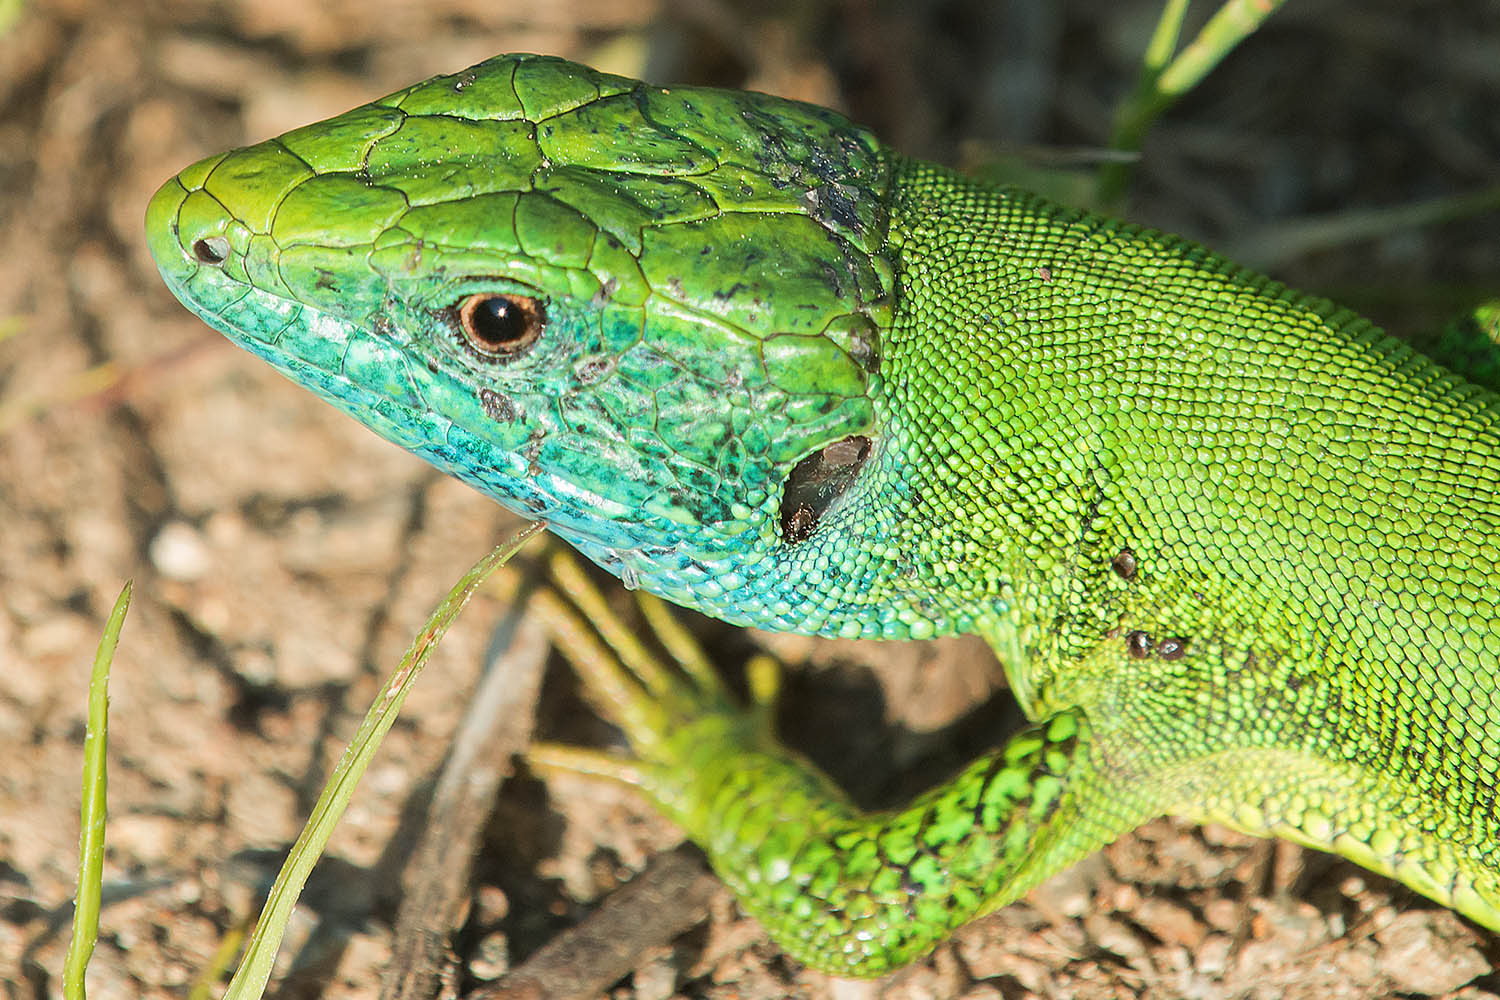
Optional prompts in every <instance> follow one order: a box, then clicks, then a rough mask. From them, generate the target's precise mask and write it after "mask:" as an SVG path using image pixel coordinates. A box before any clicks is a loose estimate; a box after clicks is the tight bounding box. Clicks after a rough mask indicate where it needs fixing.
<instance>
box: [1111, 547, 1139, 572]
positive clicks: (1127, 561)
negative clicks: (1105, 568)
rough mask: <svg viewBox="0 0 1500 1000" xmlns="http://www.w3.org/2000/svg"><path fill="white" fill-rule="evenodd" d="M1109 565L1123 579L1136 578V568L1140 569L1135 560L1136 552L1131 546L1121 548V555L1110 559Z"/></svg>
mask: <svg viewBox="0 0 1500 1000" xmlns="http://www.w3.org/2000/svg"><path fill="white" fill-rule="evenodd" d="M1109 566H1110V569H1113V570H1114V571H1115V573H1116V575H1118V576H1119V577H1120V579H1122V580H1134V579H1135V574H1136V570H1137V569H1139V566H1138V565H1137V564H1136V561H1135V553H1134V552H1132V551H1131V550H1130V549H1129V548H1124V549H1121V550H1120V552H1119V555H1117V556H1115V557H1114V558H1113V559H1111V560H1110V561H1109Z"/></svg>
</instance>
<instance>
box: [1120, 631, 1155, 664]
mask: <svg viewBox="0 0 1500 1000" xmlns="http://www.w3.org/2000/svg"><path fill="white" fill-rule="evenodd" d="M1153 645H1154V643H1153V642H1152V640H1151V637H1150V636H1149V635H1147V634H1146V633H1145V632H1142V631H1141V630H1140V629H1136V630H1135V631H1133V632H1127V633H1126V634H1125V652H1127V653H1129V654H1130V655H1131V656H1132V657H1133V658H1134V659H1137V660H1139V659H1143V658H1145V657H1147V656H1150V655H1151V647H1152V646H1153Z"/></svg>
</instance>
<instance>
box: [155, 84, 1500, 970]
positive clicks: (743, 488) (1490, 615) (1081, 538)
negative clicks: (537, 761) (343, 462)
mask: <svg viewBox="0 0 1500 1000" xmlns="http://www.w3.org/2000/svg"><path fill="white" fill-rule="evenodd" d="M147 228H148V230H149V238H150V245H151V250H152V253H153V254H154V255H155V257H156V260H157V262H158V264H159V266H160V268H161V271H162V274H163V276H164V277H165V279H166V281H167V283H168V285H170V286H171V288H172V290H173V292H174V293H176V295H177V296H178V297H179V298H181V299H182V301H183V302H184V303H185V304H186V305H187V306H188V307H189V308H190V309H192V310H193V311H194V312H196V313H197V314H198V315H199V316H201V317H202V318H203V319H204V320H206V321H207V322H208V323H210V324H211V325H213V326H214V327H216V328H218V329H219V330H221V331H223V332H224V333H225V334H227V335H228V336H229V337H230V338H231V339H233V340H234V341H235V342H237V343H239V344H240V345H242V346H244V347H245V348H247V349H249V350H250V351H252V352H254V353H256V354H258V355H260V356H261V357H263V358H265V359H266V360H268V361H270V362H271V363H272V364H274V365H275V366H276V367H278V368H279V369H280V370H281V371H283V372H284V373H286V374H287V375H289V376H290V377H291V378H293V379H294V380H296V381H298V382H300V383H302V384H304V385H306V386H308V387H309V388H311V389H312V390H314V391H315V392H317V393H319V394H320V395H322V396H323V397H324V398H326V399H328V400H329V401H331V402H332V403H334V404H335V405H337V406H339V407H340V408H342V409H344V410H345V411H347V412H349V413H351V414H353V415H354V416H355V417H357V418H358V419H360V420H361V421H363V422H364V423H366V424H367V425H369V426H370V427H372V428H373V429H375V430H376V431H378V432H379V433H381V434H382V435H384V436H386V437H387V438H390V439H391V440H393V441H396V442H398V443H400V444H402V445H404V446H406V447H407V448H410V449H411V450H413V451H415V452H416V453H417V454H419V455H421V456H423V457H425V458H427V459H428V460H430V461H431V462H433V463H434V464H436V465H438V466H439V467H441V468H443V469H445V470H447V471H448V472H451V473H453V474H454V475H456V476H459V477H460V478H462V479H464V480H466V481H468V482H469V483H472V484H473V485H475V486H476V487H478V488H479V489H481V490H483V491H484V492H486V493H488V494H490V495H491V496H494V497H495V498H497V499H498V500H500V501H501V502H502V503H504V504H505V505H507V506H509V507H510V508H512V509H514V510H516V511H518V512H520V513H522V514H525V515H527V516H531V517H537V518H545V519H546V520H547V521H548V522H549V523H550V524H551V525H552V527H553V530H555V531H556V532H557V533H558V534H559V535H561V536H562V537H563V538H565V539H567V540H568V541H569V542H571V543H572V544H573V545H574V546H576V547H577V548H578V549H579V550H581V551H582V552H583V553H585V554H586V555H587V556H588V557H590V558H591V559H593V560H594V561H595V562H597V563H599V564H600V565H601V566H604V567H606V568H607V569H609V570H611V571H612V572H614V573H616V574H618V575H619V576H620V577H621V578H622V579H623V580H625V582H626V583H627V584H629V585H631V586H638V587H641V588H644V589H645V590H647V591H649V592H652V593H655V594H659V595H662V596H664V597H666V598H668V599H670V600H672V601H675V602H677V603H679V604H682V605H686V606H688V607H692V608H696V609H699V610H701V611H704V612H706V613H708V614H711V615H715V616H718V617H720V618H723V619H725V620H728V621H730V622H736V623H742V624H748V625H756V626H760V627H762V628H769V629H777V630H792V631H800V632H809V633H820V634H824V635H837V636H846V637H866V638H922V637H927V636H936V635H944V634H950V633H958V632H976V633H979V634H980V635H982V636H984V637H985V638H986V639H987V640H989V642H990V643H991V644H992V645H993V646H994V648H995V649H996V651H997V652H998V653H999V655H1000V657H1001V659H1002V661H1003V662H1004V664H1005V667H1006V670H1007V672H1008V675H1009V679H1010V681H1011V684H1012V686H1013V688H1014V691H1015V694H1016V697H1017V698H1018V699H1019V701H1020V704H1021V706H1022V708H1023V709H1024V711H1025V712H1026V714H1027V716H1028V718H1029V719H1031V720H1032V725H1031V726H1030V727H1029V728H1027V729H1025V730H1024V731H1023V732H1021V733H1019V734H1016V735H1014V736H1011V737H1010V739H1009V741H1008V742H1006V743H1005V744H1004V746H1003V747H1002V748H1001V749H999V750H998V751H996V752H994V753H992V754H990V755H988V756H986V757H984V758H982V759H980V760H978V761H976V762H975V763H974V764H973V765H971V766H970V767H968V768H967V769H966V770H964V771H963V772H962V773H961V774H959V775H958V776H957V777H955V778H954V779H952V780H951V781H950V782H948V783H947V784H945V785H943V786H941V787H939V788H937V789H936V790H934V791H932V792H931V793H929V794H927V795H925V796H923V797H921V798H920V799H918V800H917V801H915V802H914V803H912V804H911V805H910V806H909V807H907V808H905V809H901V810H896V811H893V812H888V813H879V814H863V813H860V812H858V811H857V810H855V809H854V808H853V807H852V806H851V805H849V804H848V802H847V800H846V799H845V798H844V797H843V796H842V795H841V794H840V793H839V792H838V791H837V790H836V789H834V788H833V787H832V786H831V785H830V783H829V782H828V781H827V780H826V779H824V778H823V777H821V776H820V775H819V774H817V773H816V772H815V771H813V770H812V769H811V768H810V767H809V766H808V765H806V764H805V763H803V762H802V761H801V760H800V759H798V758H797V757H795V756H794V755H792V754H790V753H788V752H786V751H784V750H782V749H781V748H780V747H779V745H778V744H777V743H776V741H775V739H774V737H772V736H771V734H770V733H769V731H768V726H767V725H766V724H765V721H764V720H765V717H766V715H765V712H764V711H763V710H761V709H760V708H752V709H749V710H740V709H737V708H735V707H734V706H733V705H731V704H730V703H729V702H728V701H727V700H726V699H725V697H724V696H723V695H722V694H721V693H720V692H719V691H718V690H717V688H716V687H715V686H714V684H713V682H712V681H711V680H710V679H709V678H706V677H703V676H698V677H691V678H688V679H679V680H677V681H671V682H669V681H665V680H663V679H661V678H656V677H652V676H642V677H639V678H631V677H624V678H616V679H623V680H624V681H627V682H630V681H637V682H639V684H640V687H639V688H635V689H631V688H628V687H627V686H626V685H624V684H622V685H620V688H621V691H619V692H616V694H615V698H614V705H615V709H614V712H615V714H616V716H617V718H619V719H620V720H621V721H622V723H623V724H624V726H625V728H626V730H627V734H628V735H629V736H630V738H631V740H632V743H633V745H634V747H635V749H636V751H637V752H638V753H639V754H640V757H641V761H640V763H639V765H638V766H637V767H636V769H635V775H636V780H637V781H638V782H639V783H640V784H641V786H642V787H643V788H644V789H645V790H646V792H647V793H648V794H649V795H650V796H651V797H652V798H653V799H654V800H655V801H656V802H657V803H658V804H659V805H660V806H661V807H662V808H663V809H664V811H665V812H666V813H667V814H668V815H670V816H671V817H672V818H673V819H674V820H676V821H677V822H678V823H679V824H681V826H682V827H683V828H684V830H685V831H686V832H687V833H688V834H689V835H690V836H691V837H692V838H693V839H694V840H696V841H697V842H698V843H699V844H701V845H702V846H703V847H704V849H705V850H706V851H707V853H708V855H709V857H710V859H711V861H712V862H713V864H714V866H715V868H716V869H717V870H718V872H719V873H720V874H721V876H722V877H723V878H724V879H725V881H726V882H727V883H728V884H729V885H730V886H731V887H732V889H733V890H734V891H735V893H736V894H737V895H738V897H739V899H740V900H741V902H742V904H743V905H744V906H745V908H746V909H747V910H748V911H750V912H751V913H753V914H755V915H756V916H757V917H758V918H759V919H760V920H761V921H763V922H764V924H765V925H766V927H767V928H768V929H769V930H770V931H771V933H772V934H773V935H774V936H775V938H776V939H777V941H778V942H779V943H780V944H781V945H782V946H783V947H785V948H786V950H787V951H788V952H790V953H791V954H793V955H795V956H796V957H798V958H800V959H802V960H803V961H806V962H808V963H811V964H812V965H815V966H818V967H821V968H824V969H827V970H829V971H831V972H834V973H838V974H843V975H875V974H878V973H881V972H883V971H885V970H888V969H890V968H893V967H895V966H898V965H900V964H902V963H905V962H908V961H910V960H912V959H914V958H916V957H918V956H920V955H922V954H924V953H925V952H926V951H927V950H928V949H930V948H931V947H932V946H933V945H934V943H936V942H937V941H939V940H941V939H942V938H943V937H944V936H945V935H946V934H948V933H949V932H950V931H951V930H952V929H953V928H955V927H957V926H958V925H960V924H962V923H964V922H965V921H968V920H970V919H972V918H973V917H974V916H976V915H977V914H980V913H983V912H985V911H987V910H989V909H992V908H994V907H996V906H999V905H1001V904H1004V903H1005V902H1007V901H1009V900H1013V899H1015V898H1016V897H1017V896H1018V895H1020V894H1021V893H1022V892H1024V891H1026V890H1027V889H1028V888H1030V887H1031V886H1034V885H1036V884H1037V883H1038V882H1039V881H1041V880H1042V879H1044V878H1046V877H1047V876H1049V875H1051V874H1053V873H1055V872H1057V871H1059V870H1061V869H1062V868H1064V867H1066V866H1067V865H1069V864H1071V863H1073V862H1074V861H1076V860H1078V859H1079V858H1081V857H1083V856H1084V855H1086V854H1088V853H1089V852H1091V851H1093V850H1095V849H1097V848H1098V847H1100V846H1102V845H1104V844H1106V843H1108V842H1109V841H1110V840H1112V839H1113V838H1115V837H1117V836H1119V835H1121V834H1122V833H1124V832H1126V831H1128V830H1130V829H1132V828H1133V827H1135V826H1136V825H1138V824H1140V823H1141V822H1142V821H1144V820H1146V819H1148V818H1151V817H1154V816H1157V815H1159V814H1162V813H1167V812H1171V813H1177V814H1181V815H1185V816H1189V817H1196V818H1200V819H1205V820H1207V819H1213V820H1218V821H1221V822H1225V823H1228V824H1231V825H1233V826H1235V827H1237V828H1240V829H1243V830H1248V831H1252V832H1255V833H1259V834H1265V835H1274V836H1281V837H1286V838H1288V839H1291V840H1294V841H1296V842H1298V843H1301V844H1307V845H1311V846H1314V847H1318V848H1322V849H1325V850H1330V851H1335V852H1337V853H1339V854H1342V855H1344V856H1345V857H1348V858H1351V859H1353V860H1354V861H1356V862H1358V863H1359V864H1361V865H1364V866H1365V867H1367V868H1370V869H1372V870H1374V871H1377V872H1381V873H1384V874H1388V875H1391V876H1393V877H1395V878H1397V879H1399V880H1400V881H1402V882H1404V883H1405V884H1406V885H1408V886H1410V887H1412V888H1413V889H1415V890H1417V891H1418V892H1421V893H1423V894H1425V895H1427V896H1430V897H1431V898H1433V899H1435V900H1438V901H1440V902H1442V903H1444V904H1447V905H1449V906H1451V907H1453V908H1454V909H1456V910H1458V911H1460V912H1461V913H1463V914H1465V915H1467V916H1468V917H1470V918H1471V919H1473V920H1475V921H1477V922H1478V923H1480V924H1482V925H1484V926H1485V927H1487V928H1490V929H1492V930H1500V814H1497V809H1496V794H1497V791H1500V625H1497V621H1496V618H1497V607H1496V602H1497V595H1500V539H1497V529H1500V449H1497V439H1500V417H1497V413H1500V410H1497V408H1496V405H1495V404H1496V399H1495V398H1494V397H1493V396H1491V395H1490V394H1489V392H1488V391H1486V390H1482V389H1480V388H1477V387H1475V386H1473V385H1471V384H1469V383H1468V382H1466V381H1464V380H1463V379H1462V378H1460V377H1458V376H1456V375H1454V374H1452V373H1451V372H1450V371H1449V370H1447V369H1446V368H1443V367H1441V366H1439V365H1437V364H1435V363H1434V362H1431V361H1429V360H1427V359H1426V358H1424V357H1423V356H1421V355H1419V354H1417V353H1414V352H1413V351H1412V350H1411V349H1409V348H1407V347H1404V346H1402V345H1400V344H1398V343H1396V342H1394V341H1392V340H1390V339H1388V338H1387V337H1386V336H1385V335H1383V334H1382V333H1381V331H1380V330H1378V329H1377V328H1375V327H1373V326H1371V325H1370V324H1369V323H1368V322H1366V321H1365V320H1363V319H1361V318H1359V317H1358V316H1355V315H1353V314H1352V313H1350V312H1348V311H1346V310H1343V309H1341V308H1339V307H1337V306H1335V305H1333V304H1331V303H1329V302H1327V301H1324V300H1322V299H1317V298H1312V297H1309V296H1306V295H1303V294H1300V293H1297V292H1294V291H1291V290H1289V289H1286V288H1284V287H1283V286H1281V285H1279V284H1277V283H1275V282H1273V281H1271V280H1269V279H1267V278H1265V277H1262V276H1260V275H1258V274H1254V273H1251V272H1249V271H1247V270H1245V269H1243V268H1240V267H1237V266H1236V265H1234V264H1233V263H1231V262H1229V261H1226V260H1224V259H1222V258H1219V257H1216V256H1214V255H1213V254H1212V253H1209V252H1208V251H1205V250H1203V249H1202V248H1200V247H1197V246H1195V245H1192V244H1190V243H1187V242H1184V241H1183V240H1180V239H1177V238H1175V237H1172V236H1167V235H1164V234H1162V233H1158V232H1152V231H1149V230H1144V229H1141V228H1138V227H1135V226H1132V225H1127V224H1124V223H1121V222H1117V221H1113V220H1110V219H1105V218H1100V217H1097V216H1094V215H1091V214H1089V213H1086V212H1082V211H1075V210H1070V209H1066V208H1062V207H1059V206H1057V205H1053V204H1049V203H1048V202H1046V201H1044V200H1042V199H1039V198H1037V197H1034V196H1032V195H1029V194H1026V193H1024V192H1021V191H1018V190H1013V189H1004V188H995V187H988V186H984V185H981V184H977V183H974V182H972V181H970V180H967V179H965V178H963V177H961V176H958V175H956V174H954V173H952V172H950V171H948V170H945V169H943V168H940V167H937V166H934V165H931V164H928V163H923V162H919V161H915V160H910V159H906V158H903V157H902V156H900V155H898V154H896V153H894V152H892V151H891V150H889V149H887V148H886V147H885V146H883V145H882V144H881V143H880V142H879V141H878V140H876V139H875V138H874V137H873V136H872V135H871V134H870V133H869V132H867V131H866V130H864V129H862V128H860V127H858V126H856V125H853V124H851V123H850V122H848V121H847V120H845V119H844V118H842V117H840V116H839V115H837V114H834V113H833V112H830V111H827V110H824V109H821V108H816V107H810V106H807V105H803V104H798V103H794V102H789V101H783V100H777V99H775V98H771V97H766V96H763V95H758V94H748V93H738V92H727V91H717V90H706V89H697V88H672V89H659V88H655V87H648V86H646V85H644V84H642V83H639V82H637V81H634V80H628V79H623V78H621V77H617V76H610V75H606V74H602V73H597V72H594V71H592V70H590V69H588V68H586V67H583V66H578V65H574V64H571V63H567V62H563V61H560V60H557V59H547V58H537V57H531V56H505V57H500V58H497V59H492V60H490V61H488V62H485V63H482V64H480V65H478V66H475V67H473V68H471V69H469V70H466V71H464V72H462V73H458V74H456V75H453V76H446V77H438V78H435V79H433V80H429V81H427V82H425V83H420V84H417V85H415V86H412V87H409V88H407V89H406V90H402V91H400V92H398V93H396V94H393V95H391V96H390V97H387V98H384V99H382V100H379V101H376V102H375V103H373V104H370V105H367V106H365V107H362V108H358V109H356V110H354V111H351V112H349V113H347V114H344V115H341V116H339V117H337V118H333V119H330V120H329V121H326V122H323V123H320V124H316V125H311V126H308V127H306V128H302V129H298V130H296V131H293V132H289V133H287V134H286V135H283V136H281V137H279V138H277V139H273V140H270V141H268V142H263V143H261V144H259V145H255V146H251V147H248V148H245V149H238V150H233V151H231V152H228V153H224V154H222V155H219V156H215V157H211V158H209V159H207V160H204V161H202V162H201V163H198V164H195V165H193V166H191V167H188V168H187V169H186V170H184V171H183V172H182V173H181V174H179V175H178V176H177V177H175V178H173V179H172V180H170V181H168V182H167V183H166V185H165V186H163V187H162V189H161V190H160V191H159V192H158V193H157V194H156V196H155V198H154V199H153V200H152V202H151V205H150V208H149V210H148V213H147Z"/></svg>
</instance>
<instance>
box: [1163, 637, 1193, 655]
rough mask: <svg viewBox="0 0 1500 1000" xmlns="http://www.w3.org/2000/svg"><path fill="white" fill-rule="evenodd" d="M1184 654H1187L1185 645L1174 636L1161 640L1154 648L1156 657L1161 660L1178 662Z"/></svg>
mask: <svg viewBox="0 0 1500 1000" xmlns="http://www.w3.org/2000/svg"><path fill="white" fill-rule="evenodd" d="M1185 652H1187V644H1186V643H1185V642H1184V641H1183V640H1181V639H1179V638H1176V637H1175V636H1169V637H1168V638H1166V639H1163V640H1162V641H1161V644H1160V645H1158V646H1157V647H1156V655H1157V656H1159V657H1161V658H1162V659H1163V660H1180V659H1182V654H1183V653H1185Z"/></svg>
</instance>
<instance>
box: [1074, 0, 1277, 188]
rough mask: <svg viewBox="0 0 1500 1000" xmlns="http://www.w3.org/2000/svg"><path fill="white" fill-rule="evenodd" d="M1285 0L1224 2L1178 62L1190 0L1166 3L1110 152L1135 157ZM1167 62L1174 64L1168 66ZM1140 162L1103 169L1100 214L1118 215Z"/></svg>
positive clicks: (1118, 121)
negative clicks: (1159, 124)
mask: <svg viewBox="0 0 1500 1000" xmlns="http://www.w3.org/2000/svg"><path fill="white" fill-rule="evenodd" d="M1285 2H1286V0H1225V2H1224V4H1223V6H1221V7H1220V8H1219V9H1218V10H1217V11H1215V12H1214V14H1213V16H1212V17H1210V18H1209V19H1208V23H1206V24H1205V25H1204V26H1203V28H1202V29H1201V30H1200V31H1199V32H1198V35H1197V37H1196V38H1194V39H1193V40H1192V41H1191V42H1189V43H1188V44H1187V47H1186V48H1184V49H1183V50H1182V51H1181V52H1178V53H1177V55H1176V57H1175V58H1173V57H1172V52H1173V50H1174V49H1176V47H1177V41H1178V36H1179V35H1180V34H1181V31H1182V19H1183V16H1184V15H1185V14H1186V13H1187V5H1188V0H1166V4H1165V6H1163V8H1162V13H1161V18H1160V19H1159V20H1158V21H1157V24H1156V30H1155V31H1154V32H1153V33H1152V35H1151V42H1150V44H1149V45H1147V47H1146V52H1145V55H1144V56H1143V58H1142V60H1141V75H1140V78H1139V80H1137V82H1136V86H1135V89H1134V90H1133V91H1132V92H1131V94H1130V96H1129V97H1127V98H1126V99H1125V100H1124V101H1122V102H1121V103H1120V106H1119V108H1118V109H1116V111H1115V124H1114V132H1113V134H1112V135H1111V136H1110V142H1109V145H1110V148H1111V149H1115V150H1119V151H1121V152H1128V153H1137V152H1139V151H1140V148H1141V143H1142V142H1143V141H1144V140H1145V138H1146V133H1147V132H1148V131H1149V130H1150V129H1151V126H1152V125H1153V124H1154V123H1155V122H1156V120H1157V119H1158V118H1160V117H1161V116H1162V115H1163V114H1165V113H1166V110H1167V109H1168V108H1170V107H1171V106H1172V105H1173V104H1176V103H1177V101H1178V100H1179V99H1180V98H1181V97H1182V96H1183V95H1184V94H1186V93H1187V92H1188V91H1190V90H1192V89H1193V88H1194V87H1196V86H1197V85H1198V83H1199V82H1200V81H1201V80H1202V79H1203V78H1204V77H1205V76H1207V75H1208V74H1209V72H1210V71H1212V70H1213V68H1214V67H1215V66H1217V65H1219V63H1220V62H1221V61H1223V59H1224V57H1225V56H1227V55H1228V54H1229V53H1230V52H1232V51H1234V47H1235V46H1236V45H1238V44H1239V43H1240V42H1242V41H1244V40H1245V39H1246V38H1247V37H1249V36H1250V35H1251V34H1253V33H1254V32H1255V31H1256V29H1258V28H1259V27H1260V26H1261V25H1262V24H1264V23H1265V20H1266V18H1268V17H1270V16H1271V15H1272V14H1274V13H1275V12H1276V11H1277V10H1278V9H1279V8H1280V7H1281V5H1282V4H1283V3H1285ZM1168 59H1171V61H1170V62H1168ZM1137 161H1138V158H1136V157H1132V158H1130V159H1127V160H1119V161H1110V162H1106V163H1104V164H1103V165H1102V166H1100V168H1099V186H1098V197H1097V198H1096V199H1095V201H1096V203H1097V204H1098V205H1099V207H1100V209H1101V210H1102V211H1106V212H1118V211H1119V210H1120V203H1121V202H1123V201H1124V199H1125V194H1126V192H1127V191H1128V190H1129V189H1130V184H1131V181H1132V180H1133V179H1134V176H1135V166H1136V163H1137Z"/></svg>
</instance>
